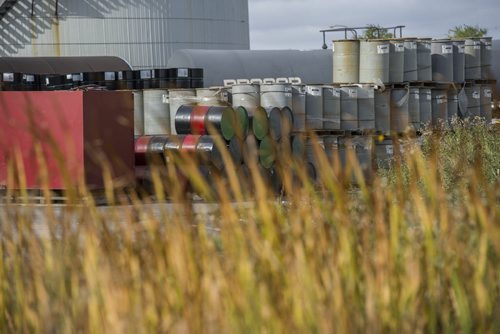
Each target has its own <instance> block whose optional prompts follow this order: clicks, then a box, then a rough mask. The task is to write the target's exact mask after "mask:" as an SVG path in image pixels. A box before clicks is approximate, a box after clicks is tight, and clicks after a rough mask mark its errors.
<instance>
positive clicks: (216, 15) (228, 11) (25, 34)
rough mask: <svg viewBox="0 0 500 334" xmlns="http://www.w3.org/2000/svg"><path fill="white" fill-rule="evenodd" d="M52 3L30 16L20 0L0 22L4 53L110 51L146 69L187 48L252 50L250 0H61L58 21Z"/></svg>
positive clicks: (27, 5)
mask: <svg viewBox="0 0 500 334" xmlns="http://www.w3.org/2000/svg"><path fill="white" fill-rule="evenodd" d="M54 3H55V2H54V1H40V2H38V1H35V11H34V14H35V15H34V17H33V18H32V17H31V0H20V1H19V2H18V3H17V4H16V5H15V6H14V7H13V8H12V9H11V10H10V11H9V13H8V14H7V15H6V16H5V17H4V19H3V20H1V21H0V56H14V55H19V56H56V55H61V56H90V55H109V56H119V57H122V58H124V59H125V60H127V61H128V62H129V63H130V64H131V65H132V66H133V67H135V68H143V67H144V68H145V67H165V66H166V65H167V60H168V58H170V56H171V55H172V54H173V52H174V51H176V50H179V49H184V48H195V49H249V44H250V39H249V26H248V0H235V1H231V0H143V1H140V2H136V1H133V0H106V1H98V0H79V1H74V0H59V4H60V7H59V19H58V20H57V19H56V18H55V17H54V9H55V8H54ZM57 22H58V24H57ZM57 28H58V30H59V33H57V31H56V30H57Z"/></svg>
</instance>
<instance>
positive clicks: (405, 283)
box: [0, 126, 500, 333]
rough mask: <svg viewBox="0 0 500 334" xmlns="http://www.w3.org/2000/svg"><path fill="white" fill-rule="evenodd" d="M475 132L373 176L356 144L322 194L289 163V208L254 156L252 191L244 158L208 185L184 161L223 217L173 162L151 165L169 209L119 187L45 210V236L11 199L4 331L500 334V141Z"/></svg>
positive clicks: (3, 272) (0, 321)
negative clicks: (241, 168)
mask: <svg viewBox="0 0 500 334" xmlns="http://www.w3.org/2000/svg"><path fill="white" fill-rule="evenodd" d="M470 131H477V132H470ZM470 131H469V130H468V129H464V128H460V127H458V126H457V128H456V129H455V131H454V132H452V133H450V134H445V135H441V136H437V135H434V136H429V138H430V140H429V142H428V143H427V144H426V145H425V146H424V153H422V151H421V150H420V149H418V147H417V148H415V149H414V150H407V152H406V154H405V155H404V157H403V158H404V164H401V165H395V166H394V168H393V169H392V170H391V171H388V172H384V173H380V174H379V175H376V176H375V177H374V179H373V180H372V181H371V182H366V180H364V179H363V173H362V171H361V170H360V168H359V166H358V165H357V163H356V161H355V158H354V154H352V152H350V154H349V162H350V163H349V166H348V167H347V168H346V169H344V170H341V169H340V168H339V163H338V161H333V162H331V161H328V160H327V159H326V157H325V156H324V155H322V154H320V155H319V157H318V160H319V163H320V165H321V166H322V168H321V175H320V178H321V183H322V186H321V187H320V189H318V188H317V187H314V186H313V185H312V184H310V182H309V181H308V180H307V177H306V173H305V171H304V170H303V169H302V168H301V163H299V162H294V161H292V160H291V159H287V160H284V161H287V163H286V166H281V168H279V170H280V173H281V174H282V175H283V179H284V180H283V181H284V185H285V188H286V193H287V196H286V200H287V202H286V204H283V203H282V202H281V201H280V200H276V198H275V197H274V196H273V195H272V194H271V192H270V191H269V187H268V184H267V182H266V181H265V180H263V179H262V178H261V177H260V176H259V174H258V172H257V171H258V169H257V166H256V165H255V164H254V165H253V166H250V169H251V171H252V180H251V182H250V183H251V184H253V186H252V188H253V189H255V191H254V192H253V193H252V194H248V191H247V190H248V188H246V187H244V188H243V189H242V187H240V185H239V180H238V178H237V175H236V173H234V172H233V170H234V169H231V168H229V170H230V172H229V173H228V174H229V177H228V179H229V181H223V179H222V178H220V179H217V180H218V181H217V182H215V185H208V184H206V182H205V181H204V180H203V178H202V177H201V175H199V173H198V171H197V168H196V165H195V163H194V162H190V161H187V160H183V161H179V164H182V167H183V170H184V171H185V174H186V175H187V176H188V178H189V179H190V180H191V181H192V182H193V183H194V184H195V188H196V189H197V190H198V192H199V193H201V194H203V195H204V196H205V197H206V198H211V199H213V200H215V201H216V203H217V204H218V207H217V209H216V211H214V212H213V213H210V214H198V213H196V212H195V211H194V210H193V204H192V203H191V201H189V200H188V199H186V196H184V194H183V193H182V188H181V187H180V186H178V185H177V183H176V182H175V181H176V180H177V177H176V174H175V173H176V171H175V169H174V168H173V167H170V168H169V169H168V171H163V170H155V171H154V172H153V179H154V181H155V182H154V188H155V190H156V196H157V197H158V198H159V199H165V198H166V197H170V198H172V199H173V201H174V202H175V203H177V204H175V205H173V206H171V207H170V209H169V210H167V209H166V208H165V207H162V208H161V209H160V210H158V212H154V210H153V209H152V207H151V206H150V205H148V204H149V200H148V199H143V200H140V199H139V196H138V195H136V194H134V193H131V194H130V197H131V198H132V205H130V206H124V205H119V204H120V202H121V201H122V199H123V196H121V195H120V194H117V193H115V192H113V191H111V190H109V191H107V192H106V194H107V197H108V201H110V202H111V203H116V204H117V205H116V206H112V207H110V208H109V209H108V210H104V209H103V208H100V207H97V206H96V205H95V204H93V200H92V199H91V198H90V197H86V199H83V200H78V201H77V202H75V204H71V203H70V204H69V205H67V206H65V207H63V208H56V207H54V206H53V205H48V206H47V207H46V208H45V209H44V214H43V217H44V219H45V220H46V221H47V228H48V233H46V234H41V233H39V231H37V227H36V226H35V225H36V224H35V221H36V219H35V218H34V217H33V215H34V212H35V210H34V209H33V208H32V207H30V206H29V205H27V206H19V205H15V204H13V203H10V204H7V205H6V206H5V207H3V209H2V210H1V212H0V221H1V225H0V332H2V333H7V332H54V333H73V332H92V333H122V332H124V333H128V332H130V333H143V332H174V333H177V332H180V333H183V332H190V333H198V332H207V333H228V332H229V333H239V332H252V333H253V332H272V333H275V332H287V333H294V332H325V333H356V332H370V333H371V332H373V333H379V332H395V333H419V332H421V333H422V332H425V333H441V332H450V333H458V332H463V333H468V332H476V333H498V332H499V331H500V320H499V316H498V315H499V314H500V299H499V296H500V292H499V291H500V217H499V210H498V202H499V198H500V187H499V177H498V168H500V166H499V162H498V159H499V158H498V156H499V150H498V142H499V138H498V133H495V132H487V131H485V130H484V129H482V130H481V129H479V128H478V127H474V129H473V130H470ZM469 133H472V134H469ZM478 133H481V134H482V135H481V136H478V135H477V134H478ZM453 136H456V137H453ZM468 141H472V143H471V147H469V148H463V150H462V146H461V145H466V144H467V145H468V143H467V142H468ZM443 143H445V144H446V145H449V147H444V146H443V145H445V144H443ZM316 148H317V150H318V153H319V149H318V147H316ZM455 148H456V149H455ZM460 150H462V151H460ZM469 155H471V157H472V158H471V159H468V157H469ZM282 158H283V159H286V157H282ZM225 159H226V162H227V163H229V161H228V156H227V155H226V156H225ZM488 159H489V160H488ZM453 161H454V162H453ZM495 169H497V171H495ZM458 172H460V173H461V174H460V178H455V179H453V182H452V180H451V179H452V178H451V175H450V173H452V174H453V173H458ZM350 173H353V174H354V175H355V176H356V179H357V181H358V183H359V186H358V187H356V188H352V187H351V186H350V185H349V184H347V183H346V182H343V180H347V179H351V177H350ZM495 173H496V174H495ZM16 174H18V173H13V175H12V178H15V175H16ZM292 174H293V175H294V176H295V177H292ZM294 180H295V181H294ZM108 186H109V187H110V188H109V189H111V187H112V184H111V181H109V184H108ZM75 193H78V194H79V195H75V196H76V197H81V198H83V196H82V195H87V192H86V190H85V188H84V187H78V188H76V189H75ZM46 194H47V196H50V193H49V192H48V191H47V190H46ZM165 194H166V195H165ZM245 198H246V199H250V204H248V203H245V204H238V203H244V202H243V200H244V199H245ZM235 199H236V200H237V201H235ZM124 204H125V203H124ZM38 220H39V219H38Z"/></svg>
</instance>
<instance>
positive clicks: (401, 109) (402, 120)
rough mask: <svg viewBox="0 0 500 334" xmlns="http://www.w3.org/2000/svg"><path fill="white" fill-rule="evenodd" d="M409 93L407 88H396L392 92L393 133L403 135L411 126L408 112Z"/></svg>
mask: <svg viewBox="0 0 500 334" xmlns="http://www.w3.org/2000/svg"><path fill="white" fill-rule="evenodd" d="M408 100H409V91H408V89H406V88H394V89H392V91H391V132H394V133H403V132H405V131H406V128H407V127H408V126H409V122H410V115H409V111H408Z"/></svg>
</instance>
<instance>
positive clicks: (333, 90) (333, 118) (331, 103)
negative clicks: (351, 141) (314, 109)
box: [323, 86, 340, 130]
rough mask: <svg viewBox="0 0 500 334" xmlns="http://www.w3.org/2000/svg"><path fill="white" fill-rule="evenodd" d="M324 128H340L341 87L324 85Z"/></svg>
mask: <svg viewBox="0 0 500 334" xmlns="http://www.w3.org/2000/svg"><path fill="white" fill-rule="evenodd" d="M323 129H325V130H339V129H340V88H337V87H329V86H325V87H323Z"/></svg>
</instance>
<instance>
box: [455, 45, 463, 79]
mask: <svg viewBox="0 0 500 334" xmlns="http://www.w3.org/2000/svg"><path fill="white" fill-rule="evenodd" d="M464 51H465V41H453V81H454V82H464V81H465V53H464Z"/></svg>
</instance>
